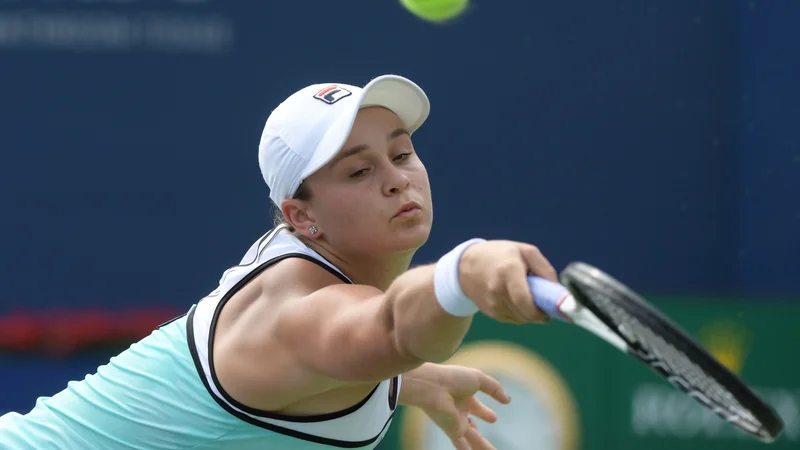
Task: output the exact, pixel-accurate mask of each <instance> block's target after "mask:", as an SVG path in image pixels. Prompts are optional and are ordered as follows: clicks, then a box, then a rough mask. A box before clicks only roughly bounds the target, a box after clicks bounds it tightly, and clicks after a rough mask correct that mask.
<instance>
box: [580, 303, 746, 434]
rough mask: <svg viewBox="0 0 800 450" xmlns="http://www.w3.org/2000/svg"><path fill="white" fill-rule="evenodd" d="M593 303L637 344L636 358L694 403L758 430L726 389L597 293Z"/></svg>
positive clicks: (644, 326) (655, 334) (659, 336)
mask: <svg viewBox="0 0 800 450" xmlns="http://www.w3.org/2000/svg"><path fill="white" fill-rule="evenodd" d="M593 300H594V301H595V302H596V304H597V306H598V307H600V308H601V309H602V310H603V311H604V312H605V313H606V314H607V315H608V316H609V317H610V318H611V319H612V320H613V322H614V323H615V324H616V325H617V328H618V329H619V331H620V333H621V334H623V335H624V336H626V337H627V338H628V339H629V340H630V341H631V342H634V343H636V344H638V345H637V346H635V347H637V350H638V352H637V353H638V356H639V357H641V358H642V359H643V360H645V362H647V363H648V364H649V365H650V366H651V367H652V368H653V369H654V370H656V371H658V372H660V373H661V374H662V375H664V376H665V377H666V378H667V379H668V380H669V381H670V382H671V383H673V384H674V385H676V386H677V387H679V388H681V389H683V390H684V391H686V392H687V393H688V394H689V395H690V396H692V397H693V398H695V400H697V401H700V402H702V403H705V404H707V405H708V406H710V407H711V409H712V410H713V411H714V412H716V413H717V414H720V415H723V417H724V418H726V419H730V417H728V416H730V415H731V414H733V415H735V416H737V417H738V418H739V419H744V420H746V421H748V422H750V423H751V424H752V426H755V427H756V428H760V427H761V423H760V421H759V420H758V419H756V417H754V416H753V414H752V413H751V412H750V411H749V410H748V409H747V408H744V407H743V406H742V405H741V404H740V403H739V402H738V401H737V399H736V397H735V396H734V395H733V394H732V393H731V392H730V391H729V390H727V389H725V388H724V387H723V386H722V385H720V384H719V383H718V382H717V381H716V380H715V379H714V378H712V377H710V376H709V375H708V374H706V372H705V371H704V370H703V369H702V368H700V367H699V366H697V364H695V363H694V362H692V360H691V359H690V358H689V357H688V356H686V355H685V354H684V353H683V352H682V351H680V350H679V349H677V348H675V347H674V346H673V345H672V344H670V343H669V342H668V341H666V340H665V339H664V338H663V337H662V336H661V335H660V334H658V333H656V332H654V331H653V330H652V329H651V328H650V327H648V326H646V325H645V324H643V323H642V322H641V321H639V320H638V319H637V318H636V317H635V316H633V315H631V314H629V313H628V312H627V311H625V310H624V309H623V308H621V307H620V306H619V305H617V304H616V303H615V302H614V301H613V300H612V299H611V298H610V297H609V296H607V295H605V294H601V293H599V292H597V293H596V295H594V296H593ZM726 412H727V413H726Z"/></svg>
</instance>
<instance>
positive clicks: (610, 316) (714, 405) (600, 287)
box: [561, 262, 783, 442]
mask: <svg viewBox="0 0 800 450" xmlns="http://www.w3.org/2000/svg"><path fill="white" fill-rule="evenodd" d="M561 282H562V283H563V284H564V286H566V287H567V288H568V289H569V290H570V292H571V293H572V295H573V297H574V298H575V300H576V301H577V302H579V303H580V304H581V305H583V306H584V307H585V308H587V309H589V310H590V311H592V313H593V314H594V315H595V316H597V318H598V319H600V320H601V321H602V322H603V323H605V325H606V326H608V327H609V328H610V329H611V330H612V331H613V332H614V333H616V334H617V335H619V336H620V337H621V338H622V339H623V340H624V341H625V342H626V343H627V344H628V353H629V354H631V355H632V356H634V357H635V358H637V359H639V360H640V361H641V362H643V363H644V364H646V365H648V366H649V367H650V368H651V369H653V370H654V371H655V372H656V373H657V374H658V375H660V376H661V377H663V378H665V379H666V380H667V381H669V382H670V383H671V384H673V385H674V386H676V387H677V388H679V389H680V390H682V391H683V392H685V393H686V394H688V395H689V396H690V397H692V398H694V399H695V400H696V401H698V402H699V403H700V404H701V405H703V406H705V407H706V408H708V409H710V410H712V411H713V412H715V413H716V414H717V415H719V416H720V417H722V418H723V419H724V420H726V421H727V422H729V423H731V424H733V425H734V426H736V427H738V428H739V429H741V430H743V431H745V432H747V433H749V434H751V435H753V436H755V437H756V438H758V439H760V440H761V441H763V442H773V441H774V440H775V439H776V438H777V437H778V435H779V434H780V433H781V431H782V430H783V422H782V420H781V418H780V416H778V414H777V413H776V412H775V411H774V410H773V409H772V408H771V407H770V406H769V405H768V404H767V403H766V402H765V401H764V400H763V399H761V398H760V397H759V396H758V395H757V394H756V393H755V392H753V391H752V390H751V389H750V388H749V387H748V386H747V385H746V384H745V383H744V382H743V381H742V380H741V379H740V378H739V377H738V376H737V375H735V374H734V373H733V372H731V371H730V370H728V368H727V367H725V366H724V365H723V364H722V363H720V362H719V361H718V360H717V359H716V358H715V357H714V356H712V355H711V354H710V353H709V352H708V351H706V350H705V348H703V346H701V345H700V344H698V343H697V342H696V341H695V340H694V339H693V338H692V337H691V336H690V335H689V334H688V333H686V332H685V331H684V330H682V329H681V328H680V327H679V326H678V325H677V324H675V323H673V322H672V321H671V320H670V319H669V318H668V317H666V316H665V315H664V314H662V313H661V312H660V311H658V310H657V309H656V308H654V307H653V306H652V305H650V304H649V303H648V302H647V301H646V300H645V299H643V298H642V297H641V296H639V295H638V294H637V293H636V292H634V291H633V290H631V289H630V288H628V287H627V286H625V285H624V284H622V283H620V282H619V281H617V280H615V279H614V278H612V277H611V276H609V275H608V274H606V273H604V272H603V271H601V270H600V269H598V268H596V267H593V266H591V265H589V264H586V263H582V262H575V263H571V264H569V265H568V266H567V267H566V268H565V269H564V271H563V272H562V273H561Z"/></svg>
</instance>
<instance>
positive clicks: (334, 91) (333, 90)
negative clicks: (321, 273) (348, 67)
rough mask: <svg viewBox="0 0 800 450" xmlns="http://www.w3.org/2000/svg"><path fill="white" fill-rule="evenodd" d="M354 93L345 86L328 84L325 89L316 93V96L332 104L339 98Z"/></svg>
mask: <svg viewBox="0 0 800 450" xmlns="http://www.w3.org/2000/svg"><path fill="white" fill-rule="evenodd" d="M352 94H353V93H352V92H350V91H348V90H347V89H345V88H343V87H339V86H336V85H335V84H334V85H331V86H328V87H326V88H325V89H323V90H321V91H319V92H317V93H316V94H314V98H315V99H317V100H322V101H323V102H325V103H327V104H329V105H332V104H334V103H336V102H338V101H339V100H341V99H343V98H345V97H347V96H349V95H352Z"/></svg>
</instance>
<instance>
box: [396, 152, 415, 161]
mask: <svg viewBox="0 0 800 450" xmlns="http://www.w3.org/2000/svg"><path fill="white" fill-rule="evenodd" d="M409 156H411V153H400V154H399V155H397V156H395V157H394V160H395V161H403V160H406V159H408V157H409Z"/></svg>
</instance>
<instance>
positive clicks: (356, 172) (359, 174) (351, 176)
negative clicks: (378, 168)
mask: <svg viewBox="0 0 800 450" xmlns="http://www.w3.org/2000/svg"><path fill="white" fill-rule="evenodd" d="M367 170H369V169H361V170H356V171H355V172H353V173H351V174H350V178H358V177H360V176H362V175H364V174H365V173H367Z"/></svg>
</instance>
